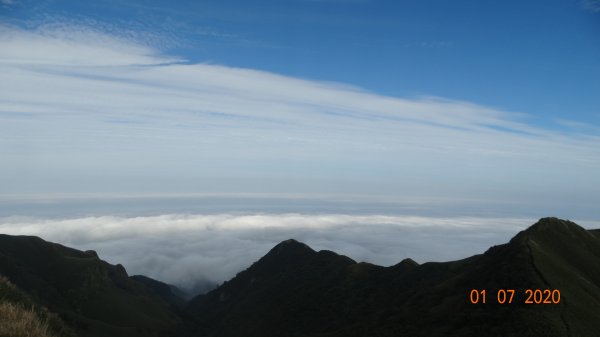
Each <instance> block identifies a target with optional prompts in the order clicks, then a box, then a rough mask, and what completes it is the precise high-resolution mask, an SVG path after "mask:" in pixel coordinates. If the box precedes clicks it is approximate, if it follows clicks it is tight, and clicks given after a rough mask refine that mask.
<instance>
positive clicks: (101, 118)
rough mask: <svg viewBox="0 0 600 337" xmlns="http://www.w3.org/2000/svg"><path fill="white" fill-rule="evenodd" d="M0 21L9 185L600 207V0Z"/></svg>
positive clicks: (364, 0) (201, 5)
mask: <svg viewBox="0 0 600 337" xmlns="http://www.w3.org/2000/svg"><path fill="white" fill-rule="evenodd" d="M0 20H1V26H0V28H1V29H2V30H1V31H0V38H1V39H2V40H1V41H0V43H1V45H3V48H1V49H2V50H1V51H0V62H1V63H0V66H1V67H2V69H3V73H2V77H3V81H2V84H0V89H2V91H1V93H0V103H1V107H2V108H1V111H0V122H1V124H0V131H2V136H1V137H2V138H0V141H1V143H0V155H2V158H3V159H2V161H3V165H2V167H1V168H0V173H1V174H2V175H1V176H2V178H0V179H2V180H0V182H1V183H2V186H3V190H0V194H2V195H4V196H5V197H6V198H12V197H13V196H15V195H41V194H55V195H75V194H77V193H79V194H85V195H91V194H103V195H109V196H110V195H115V196H118V195H123V194H127V193H130V194H132V195H144V194H152V193H156V194H161V193H162V194H185V193H188V194H203V193H209V194H210V193H213V194H228V193H229V194H236V193H237V194H239V193H250V194H253V193H254V194H271V195H277V194H280V195H308V196H311V195H316V196H321V197H322V196H328V195H332V196H333V195H337V196H340V195H341V196H345V197H347V196H353V197H357V198H364V199H365V200H368V199H372V198H373V197H378V198H379V197H381V196H387V197H389V198H392V199H393V198H397V199H398V200H406V199H410V200H415V199H419V200H437V201H439V200H465V203H468V202H476V201H477V202H478V201H481V200H486V202H488V203H489V204H492V203H495V204H505V203H506V204H508V205H510V204H511V203H512V204H513V205H517V204H518V205H519V207H523V205H524V204H525V205H531V207H532V208H534V209H536V210H538V211H534V212H533V213H534V214H538V213H542V210H547V209H555V207H558V206H560V207H563V208H566V209H568V208H569V207H570V206H572V207H571V208H572V209H574V210H576V211H574V212H573V213H574V214H573V215H575V216H577V215H581V214H585V216H586V217H594V216H595V214H594V211H593V209H594V207H595V205H592V204H593V202H592V201H591V200H594V199H595V200H598V197H599V195H598V193H599V191H600V175H599V173H598V172H599V171H600V170H598V168H599V167H600V165H599V164H600V146H599V145H600V137H599V135H600V109H599V108H598V107H600V95H598V94H597V93H598V92H600V81H598V78H600V57H599V56H600V5H599V4H598V2H597V1H593V0H585V1H575V0H573V1H527V2H524V1H501V2H499V1H452V2H450V1H377V0H372V1H369V0H290V1H202V2H197V1H176V2H164V1H139V2H136V1H118V0H114V1H94V2H88V1H83V2H82V1H27V0H3V1H2V5H0ZM542 205H545V206H544V207H542ZM508 209H510V207H509V206H507V210H508ZM582 209H583V210H584V211H581V210H582ZM566 213H567V214H565V215H567V216H569V215H571V214H570V213H569V212H566ZM540 215H545V214H540Z"/></svg>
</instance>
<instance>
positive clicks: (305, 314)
mask: <svg viewBox="0 0 600 337" xmlns="http://www.w3.org/2000/svg"><path fill="white" fill-rule="evenodd" d="M0 274H3V275H5V276H6V277H7V278H8V280H10V282H12V283H14V284H15V285H16V286H18V287H19V288H20V289H21V290H22V291H23V293H26V294H27V296H28V298H30V299H31V301H35V303H36V305H40V306H43V307H45V308H48V310H50V311H51V312H56V313H58V314H59V316H60V318H61V319H62V320H64V322H65V323H66V324H67V325H68V326H70V327H71V328H72V329H74V330H75V331H77V332H78V334H79V335H81V336H157V335H171V336H223V337H226V336H249V337H252V336H261V337H268V336H315V337H316V336H319V337H334V336H550V337H551V336H578V337H579V336H583V337H586V336H600V314H599V313H600V230H585V229H583V228H581V227H579V226H578V225H576V224H575V223H573V222H570V221H565V220H560V219H556V218H544V219H541V220H540V221H538V222H537V223H536V224H534V225H533V226H531V227H530V228H528V229H527V230H525V231H522V232H520V233H518V234H517V235H516V236H515V237H514V238H512V239H511V240H510V242H508V243H506V244H503V245H499V246H494V247H491V248H490V249H488V250H487V251H486V252H485V253H483V254H480V255H475V256H472V257H469V258H466V259H463V260H459V261H452V262H444V263H435V262H429V263H424V264H421V265H419V264H417V263H416V262H415V261H413V260H411V259H404V260H402V261H401V262H399V263H398V264H396V265H393V266H390V267H381V266H377V265H373V264H369V263H363V262H361V263H357V262H355V261H354V260H352V259H350V258H348V257H346V256H343V255H338V254H336V253H334V252H331V251H319V252H317V251H314V250H313V249H311V248H310V247H308V246H307V245H305V244H303V243H300V242H298V241H295V240H287V241H284V242H282V243H280V244H278V245H277V246H275V247H274V248H273V249H271V251H269V252H268V253H267V254H266V255H265V256H264V257H262V258H261V259H260V260H258V261H257V262H255V263H254V264H253V265H252V266H250V267H249V268H248V269H246V270H244V271H242V272H240V273H238V275H237V276H236V277H234V278H233V279H231V280H230V281H227V282H225V283H223V284H222V285H221V286H219V287H217V288H216V289H214V290H212V291H210V292H208V293H207V294H205V295H201V296H197V297H195V298H194V299H192V300H191V301H189V302H188V303H187V304H186V306H185V308H183V309H179V308H180V305H181V300H179V299H178V298H177V291H176V289H174V288H173V287H172V286H169V285H167V284H165V283H162V282H160V281H156V280H152V279H150V278H147V277H145V276H134V277H128V276H127V274H126V272H125V270H124V269H123V267H122V266H120V265H117V266H113V265H110V264H108V263H106V262H104V261H102V260H100V259H98V257H97V256H96V254H95V253H93V252H81V251H78V250H74V249H70V248H67V247H64V246H61V245H58V244H53V243H49V242H45V241H43V240H41V239H39V238H35V237H15V236H6V235H0ZM0 285H1V284H0ZM2 289H3V288H2V287H0V300H2V299H3V297H2V296H3V293H2ZM472 289H476V290H478V291H481V290H484V289H485V290H486V303H485V304H482V303H479V304H472V303H471V302H470V299H469V295H470V294H471V290H472ZM501 289H504V290H506V289H513V290H515V294H514V298H513V303H511V304H499V303H498V298H497V294H498V292H499V290H501ZM527 289H533V290H535V289H540V290H546V289H548V290H554V289H557V290H559V291H560V295H561V296H560V301H557V302H558V304H526V303H525V301H526V299H527V298H528V296H527V293H526V290H527ZM13 297H14V296H13ZM44 310H45V309H44ZM42 311H43V310H42ZM176 325H177V328H176V330H174V328H175V326H176ZM59 326H60V324H59Z"/></svg>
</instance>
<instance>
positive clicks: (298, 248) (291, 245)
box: [267, 239, 316, 255]
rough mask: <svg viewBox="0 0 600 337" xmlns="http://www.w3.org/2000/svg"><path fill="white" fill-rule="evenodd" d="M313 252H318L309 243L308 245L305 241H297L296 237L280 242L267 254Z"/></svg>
mask: <svg viewBox="0 0 600 337" xmlns="http://www.w3.org/2000/svg"><path fill="white" fill-rule="evenodd" d="M312 253H316V252H315V251H314V250H313V249H312V248H310V247H309V246H308V245H306V244H305V243H302V242H299V241H296V240H294V239H288V240H285V241H282V242H280V243H279V244H277V245H276V246H275V247H273V249H271V251H270V252H269V254H267V255H271V254H275V255H280V254H293V255H297V254H312Z"/></svg>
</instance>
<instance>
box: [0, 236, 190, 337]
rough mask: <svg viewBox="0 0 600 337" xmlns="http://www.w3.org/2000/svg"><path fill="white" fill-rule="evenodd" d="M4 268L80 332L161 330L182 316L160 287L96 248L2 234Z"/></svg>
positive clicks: (4, 272)
mask: <svg viewBox="0 0 600 337" xmlns="http://www.w3.org/2000/svg"><path fill="white" fill-rule="evenodd" d="M0 274H2V275H4V276H6V277H7V278H8V279H9V280H10V282H12V283H13V284H15V285H16V286H18V287H19V288H20V289H22V290H23V291H25V292H26V293H28V294H29V295H30V297H31V298H32V299H33V300H35V301H36V302H38V303H40V304H41V305H43V306H45V307H47V308H48V309H49V310H50V311H53V312H56V313H59V314H60V316H61V318H62V319H63V320H64V321H65V322H66V323H67V324H69V325H71V326H72V327H73V328H74V329H75V330H76V331H77V334H78V335H79V336H158V335H162V334H163V333H165V332H168V331H170V330H172V329H173V327H174V326H175V325H176V324H177V323H178V322H179V318H178V316H177V315H176V314H175V312H174V310H173V309H172V306H170V305H169V304H168V303H167V302H166V301H164V300H163V299H162V298H161V297H160V296H159V295H158V294H157V293H155V292H154V291H153V290H152V289H150V288H149V287H147V286H145V285H144V284H142V283H140V282H137V281H135V280H132V279H130V278H129V277H128V276H127V273H126V271H125V269H124V268H123V266H121V265H116V266H113V265H110V264H108V263H106V262H104V261H102V260H100V259H99V258H98V256H97V255H96V253H95V252H93V251H88V252H82V251H79V250H75V249H71V248H67V247H64V246H62V245H59V244H55V243H50V242H46V241H43V240H42V239H40V238H37V237H31V236H8V235H0ZM0 295H1V294H0Z"/></svg>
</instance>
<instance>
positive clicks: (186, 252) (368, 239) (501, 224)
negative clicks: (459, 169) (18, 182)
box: [0, 213, 586, 288]
mask: <svg viewBox="0 0 600 337" xmlns="http://www.w3.org/2000/svg"><path fill="white" fill-rule="evenodd" d="M532 223H533V220H531V219H508V218H469V217H455V218H433V217H420V216H384V215H343V214H318V215H314V214H313V215H310V214H298V213H296V214H292V213H289V214H245V215H239V214H238V215H234V214H213V215H176V214H171V215H162V216H150V217H113V216H103V217H85V218H73V219H40V218H23V217H21V218H17V217H9V218H0V233H9V234H14V235H38V236H41V237H42V238H44V239H46V240H50V241H55V242H59V243H62V244H65V245H68V246H73V247H77V248H80V249H83V250H87V249H93V250H96V251H97V252H98V253H99V255H100V257H101V258H103V259H105V260H107V261H109V262H111V263H122V264H123V265H124V266H125V267H126V268H127V270H128V271H129V273H130V274H145V275H148V276H151V277H155V278H157V279H160V280H163V281H166V282H170V283H174V284H177V285H179V286H181V287H183V288H191V287H193V285H194V284H196V283H198V282H201V281H208V282H211V283H219V282H222V281H224V280H227V279H229V278H231V277H233V276H234V275H235V274H236V273H237V272H239V271H241V270H243V269H245V268H247V267H248V266H249V265H250V264H251V263H252V262H254V261H256V260H257V259H259V258H260V257H261V256H263V255H264V254H266V253H267V252H268V251H269V249H271V248H272V247H273V246H274V245H276V244H277V243H279V242H281V241H283V240H286V239H289V238H295V239H297V240H300V241H303V242H305V243H307V244H309V245H310V246H312V247H313V248H314V249H317V250H321V249H328V250H333V251H336V252H338V253H341V254H345V255H347V256H349V257H351V258H353V259H355V260H358V261H368V262H372V263H376V264H380V265H393V264H395V263H397V262H399V261H401V260H402V259H404V258H406V257H411V258H413V259H415V260H416V261H418V262H421V263H422V262H427V261H447V260H453V259H460V258H464V257H467V256H470V255H473V254H478V253H482V252H483V251H485V250H486V249H487V248H488V247H489V246H491V245H494V244H501V243H504V242H506V241H508V239H510V237H512V236H513V235H515V234H516V233H517V232H518V231H519V230H521V229H524V228H525V227H527V226H529V225H531V224H532ZM582 225H586V224H582Z"/></svg>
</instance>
